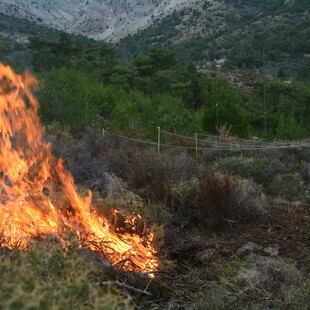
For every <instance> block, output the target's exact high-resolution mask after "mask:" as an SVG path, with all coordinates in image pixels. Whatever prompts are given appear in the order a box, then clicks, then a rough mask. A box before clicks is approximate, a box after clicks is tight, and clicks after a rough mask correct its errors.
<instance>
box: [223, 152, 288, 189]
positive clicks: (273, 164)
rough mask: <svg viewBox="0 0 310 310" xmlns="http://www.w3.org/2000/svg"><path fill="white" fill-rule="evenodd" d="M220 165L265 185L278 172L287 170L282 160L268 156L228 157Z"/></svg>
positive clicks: (228, 170)
mask: <svg viewBox="0 0 310 310" xmlns="http://www.w3.org/2000/svg"><path fill="white" fill-rule="evenodd" d="M219 167H220V168H221V169H223V170H224V171H227V172H229V173H231V174H233V175H236V176H239V177H241V178H246V179H252V180H253V181H254V182H255V183H257V184H261V185H263V186H265V187H267V186H268V184H270V182H271V181H272V180H273V178H274V177H275V176H276V175H277V174H281V173H285V171H286V168H285V166H284V164H283V163H282V162H280V161H279V160H277V159H270V158H267V157H262V158H255V157H245V158H243V157H226V158H223V159H221V160H220V161H219Z"/></svg>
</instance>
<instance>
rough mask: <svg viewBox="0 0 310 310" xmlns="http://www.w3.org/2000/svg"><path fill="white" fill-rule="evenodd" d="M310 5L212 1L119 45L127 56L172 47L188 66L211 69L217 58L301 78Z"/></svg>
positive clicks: (309, 52)
mask: <svg viewBox="0 0 310 310" xmlns="http://www.w3.org/2000/svg"><path fill="white" fill-rule="evenodd" d="M309 9H310V2H309V1H308V0H296V1H287V0H268V1H267V0H261V1H257V0H248V1H245V0H236V1H232V0H222V1H220V0H213V1H207V0H206V1H200V2H195V3H194V2H192V3H190V5H187V6H184V7H183V8H182V9H181V10H179V11H175V12H173V13H172V14H171V15H169V16H166V17H164V18H163V19H161V20H159V19H158V20H156V21H155V22H154V24H153V25H152V26H151V27H149V28H148V29H145V30H143V31H140V32H139V33H137V34H135V35H134V36H128V37H127V38H125V39H124V40H121V41H120V44H119V48H120V49H121V50H122V55H131V56H132V57H135V56H137V55H139V54H143V53H145V52H146V50H147V48H148V47H149V46H150V45H160V46H166V47H169V48H170V49H171V50H173V51H175V52H176V53H177V55H178V58H179V59H181V60H183V61H184V62H186V61H189V60H192V61H195V62H196V63H197V64H198V65H200V66H201V65H206V64H208V62H210V61H211V60H213V59H214V57H215V58H223V59H226V58H227V61H226V63H225V65H226V66H227V67H228V68H239V69H245V70H252V71H253V70H258V69H259V68H261V67H262V65H263V60H264V59H265V61H266V66H265V67H266V68H267V70H268V72H269V73H271V74H279V75H282V77H286V76H288V77H290V76H294V75H295V76H296V74H298V72H299V71H300V69H301V68H303V67H304V66H306V65H307V63H308V62H309V59H310V57H309V56H310V40H309V38H310V20H309Z"/></svg>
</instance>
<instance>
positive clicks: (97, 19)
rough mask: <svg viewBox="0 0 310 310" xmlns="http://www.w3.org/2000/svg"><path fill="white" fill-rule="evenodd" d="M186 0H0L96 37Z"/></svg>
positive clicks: (127, 29) (110, 35) (11, 9)
mask: <svg viewBox="0 0 310 310" xmlns="http://www.w3.org/2000/svg"><path fill="white" fill-rule="evenodd" d="M185 2H188V0H170V1H165V0H50V1H46V0H32V1H29V0H26V1H25V0H1V2H0V12H2V13H4V14H7V15H11V16H15V17H20V18H25V19H28V20H30V21H33V22H36V23H39V24H43V25H45V26H49V27H52V28H56V29H58V30H62V31H66V32H70V33H75V34H82V35H85V36H88V37H91V38H94V39H98V40H107V41H117V40H119V39H120V38H122V37H124V36H126V35H127V34H129V33H134V32H136V31H137V30H138V29H141V28H143V27H147V26H148V25H150V24H151V23H152V22H153V20H154V19H155V17H159V16H163V15H165V14H167V13H169V12H171V10H173V9H176V8H178V7H179V6H181V5H182V4H183V3H185Z"/></svg>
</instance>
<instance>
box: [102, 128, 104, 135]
mask: <svg viewBox="0 0 310 310" xmlns="http://www.w3.org/2000/svg"><path fill="white" fill-rule="evenodd" d="M104 134H105V130H104V128H102V135H103V136H104Z"/></svg>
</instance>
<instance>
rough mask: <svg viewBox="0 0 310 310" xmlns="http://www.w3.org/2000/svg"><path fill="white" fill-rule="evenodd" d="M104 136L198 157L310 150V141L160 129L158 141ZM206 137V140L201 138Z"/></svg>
mask: <svg viewBox="0 0 310 310" xmlns="http://www.w3.org/2000/svg"><path fill="white" fill-rule="evenodd" d="M103 134H104V135H106V134H108V135H112V136H115V137H118V138H121V139H124V140H128V141H132V142H135V143H139V144H143V145H149V146H154V147H155V148H156V149H157V152H158V153H160V152H162V151H163V149H164V148H168V149H169V148H170V149H180V150H182V149H183V150H192V151H195V152H196V155H198V153H199V152H202V151H212V150H213V151H228V152H236V151H264V150H276V149H289V148H301V147H303V148H305V147H306V148H308V147H310V140H298V141H281V140H276V139H275V140H274V141H266V140H262V139H258V138H256V137H253V139H252V140H249V139H241V138H237V137H230V136H229V137H223V136H215V135H207V134H201V133H195V134H194V136H192V137H191V136H185V135H182V134H178V133H173V132H169V131H166V130H163V129H161V128H160V127H158V129H157V141H148V140H142V139H138V138H132V137H127V136H125V135H122V134H117V133H113V132H108V131H105V130H103ZM199 137H205V138H199Z"/></svg>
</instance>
